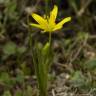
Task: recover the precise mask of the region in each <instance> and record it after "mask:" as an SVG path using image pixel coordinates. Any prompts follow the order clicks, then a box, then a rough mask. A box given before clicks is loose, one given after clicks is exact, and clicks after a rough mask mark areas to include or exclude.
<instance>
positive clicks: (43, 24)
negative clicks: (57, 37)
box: [30, 5, 71, 32]
mask: <svg viewBox="0 0 96 96" xmlns="http://www.w3.org/2000/svg"><path fill="white" fill-rule="evenodd" d="M57 13H58V7H57V6H56V5H54V8H53V10H52V11H51V12H50V17H48V16H47V17H48V18H46V19H45V18H43V17H41V16H39V15H37V14H35V13H33V14H32V17H33V18H34V19H35V21H37V22H38V24H35V23H31V24H30V25H31V26H34V27H37V28H40V29H42V30H44V31H43V32H53V31H55V30H58V29H61V28H62V27H63V24H65V23H66V22H69V21H70V20H71V17H67V18H64V19H63V20H62V21H60V22H59V23H57V24H56V22H55V21H56V17H57Z"/></svg>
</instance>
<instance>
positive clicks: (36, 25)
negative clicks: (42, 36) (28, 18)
mask: <svg viewBox="0 0 96 96" xmlns="http://www.w3.org/2000/svg"><path fill="white" fill-rule="evenodd" d="M30 25H31V26H33V27H36V28H40V29H43V28H42V26H40V25H39V24H34V23H30Z"/></svg>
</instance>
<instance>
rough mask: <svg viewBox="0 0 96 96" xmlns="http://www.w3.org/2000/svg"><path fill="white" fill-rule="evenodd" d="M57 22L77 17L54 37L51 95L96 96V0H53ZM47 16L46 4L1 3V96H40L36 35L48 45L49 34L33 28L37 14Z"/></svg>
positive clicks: (13, 0) (22, 0)
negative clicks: (33, 50)
mask: <svg viewBox="0 0 96 96" xmlns="http://www.w3.org/2000/svg"><path fill="white" fill-rule="evenodd" d="M54 5H57V6H58V8H59V11H58V16H57V20H56V22H57V23H58V22H59V21H61V20H62V19H63V18H66V17H68V16H71V17H72V21H71V22H68V23H66V24H64V27H63V28H62V29H61V30H58V31H56V32H54V33H52V48H53V50H54V60H53V65H52V67H51V70H50V76H49V77H50V82H51V84H49V87H50V88H49V94H50V95H49V96H54V95H52V94H53V93H55V95H56V96H96V11H95V10H96V0H49V1H48V11H50V10H52V9H53V6H54ZM33 12H35V13H38V14H40V15H41V16H43V15H44V13H45V1H44V0H0V96H36V94H37V93H38V90H37V87H36V76H35V75H34V66H33V63H32V54H31V48H30V46H29V42H30V40H29V39H30V36H32V38H33V40H35V39H36V40H38V41H39V42H41V43H42V44H43V43H44V42H46V41H47V40H48V33H45V34H43V35H42V33H41V32H40V31H41V30H39V29H37V28H31V26H29V22H34V20H33V18H32V17H31V14H32V13H33Z"/></svg>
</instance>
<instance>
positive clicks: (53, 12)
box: [49, 5, 58, 26]
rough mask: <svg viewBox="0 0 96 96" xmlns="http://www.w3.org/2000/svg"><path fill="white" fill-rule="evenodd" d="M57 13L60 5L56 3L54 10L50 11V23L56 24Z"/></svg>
mask: <svg viewBox="0 0 96 96" xmlns="http://www.w3.org/2000/svg"><path fill="white" fill-rule="evenodd" d="M57 13H58V7H57V6H56V5H54V8H53V10H52V11H51V12H50V18H49V23H50V25H52V26H54V25H55V20H56V17H57Z"/></svg>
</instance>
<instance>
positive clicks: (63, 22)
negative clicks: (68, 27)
mask: <svg viewBox="0 0 96 96" xmlns="http://www.w3.org/2000/svg"><path fill="white" fill-rule="evenodd" d="M69 21H71V17H67V18H64V19H63V20H62V21H61V22H59V23H58V24H57V25H56V26H55V28H54V29H53V31H55V30H58V29H61V28H62V26H63V24H65V23H66V22H69Z"/></svg>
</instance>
